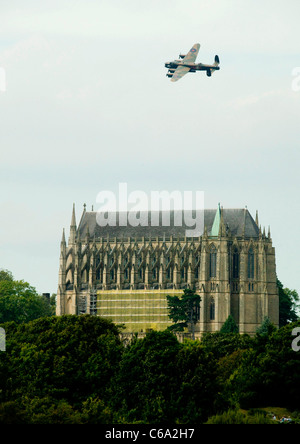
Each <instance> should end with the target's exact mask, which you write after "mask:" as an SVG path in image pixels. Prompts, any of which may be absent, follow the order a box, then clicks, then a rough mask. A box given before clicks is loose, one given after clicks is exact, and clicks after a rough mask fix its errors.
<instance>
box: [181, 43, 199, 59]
mask: <svg viewBox="0 0 300 444" xmlns="http://www.w3.org/2000/svg"><path fill="white" fill-rule="evenodd" d="M199 49H200V44H199V43H195V44H194V46H193V47H192V48H191V49H190V50H189V52H188V53H187V55H186V56H185V57H184V58H183V60H182V63H195V60H196V58H197V55H198V52H199Z"/></svg>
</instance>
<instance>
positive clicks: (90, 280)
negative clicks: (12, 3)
mask: <svg viewBox="0 0 300 444" xmlns="http://www.w3.org/2000/svg"><path fill="white" fill-rule="evenodd" d="M96 215H97V213H96V212H94V211H91V212H88V211H86V207H85V206H84V210H83V213H82V216H81V219H80V222H79V225H78V227H77V225H76V218H75V208H74V206H73V213H72V219H71V226H70V235H69V238H68V243H67V242H66V239H65V233H64V231H63V236H62V240H61V246H60V266H59V284H58V292H57V315H62V314H81V313H90V314H93V315H96V316H101V317H105V318H107V319H111V320H112V321H113V322H115V323H116V324H124V326H125V331H127V332H131V333H133V332H138V333H141V332H142V333H143V332H146V331H147V330H148V329H156V330H163V329H165V328H166V327H167V326H168V325H171V324H172V322H171V320H170V319H169V317H168V310H167V302H166V296H167V295H181V294H182V293H183V290H184V289H185V288H191V289H195V290H196V292H197V293H198V294H199V295H200V297H201V303H200V313H199V320H198V323H197V325H196V337H200V336H201V334H202V333H203V332H207V331H210V332H214V331H218V330H220V328H221V327H222V325H223V323H224V322H225V321H226V319H227V318H228V316H229V315H230V314H231V315H232V316H233V318H234V319H235V322H236V323H237V325H238V327H239V332H240V333H249V334H254V333H255V332H256V329H257V328H258V327H259V326H260V325H261V324H262V322H263V320H264V318H265V317H266V316H267V317H269V319H270V320H271V322H273V323H274V324H275V325H276V326H278V322H279V300H278V291H277V286H276V266H275V249H274V247H273V245H272V239H271V235H270V230H269V232H268V234H266V233H265V230H263V231H262V230H261V228H260V227H259V223H258V216H257V213H256V220H254V219H253V218H252V216H251V214H250V213H249V211H248V210H247V209H246V208H245V209H223V208H220V206H218V208H217V210H209V209H207V210H204V232H203V234H202V235H201V236H199V237H192V238H187V237H186V236H185V228H186V227H185V226H184V224H183V226H180V227H178V226H175V224H174V217H173V218H172V217H171V223H170V226H168V227H166V226H162V225H160V226H155V227H151V226H137V227H131V226H125V227H124V226H119V225H118V223H117V224H116V226H108V225H107V226H105V227H100V226H99V225H98V224H97V221H96Z"/></svg>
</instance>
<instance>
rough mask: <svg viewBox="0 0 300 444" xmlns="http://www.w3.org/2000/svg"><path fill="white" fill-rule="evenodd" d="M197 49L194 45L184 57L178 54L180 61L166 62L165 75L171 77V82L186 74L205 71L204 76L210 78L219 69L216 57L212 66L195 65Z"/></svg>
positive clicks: (218, 61) (196, 44) (197, 44)
mask: <svg viewBox="0 0 300 444" xmlns="http://www.w3.org/2000/svg"><path fill="white" fill-rule="evenodd" d="M199 48H200V45H199V43H195V45H194V46H193V47H192V49H190V51H189V52H188V53H187V54H186V55H183V54H179V57H180V59H181V60H174V61H173V62H168V63H166V64H165V67H166V68H169V70H168V72H167V74H166V75H167V77H171V82H176V81H177V80H179V79H181V77H183V76H184V75H185V74H186V73H188V72H196V71H206V74H207V75H208V77H210V76H211V75H212V73H213V72H214V71H216V70H218V69H220V68H219V63H220V60H219V57H218V56H217V55H216V56H215V63H214V64H213V65H204V64H203V63H195V60H196V58H197V55H198V52H199Z"/></svg>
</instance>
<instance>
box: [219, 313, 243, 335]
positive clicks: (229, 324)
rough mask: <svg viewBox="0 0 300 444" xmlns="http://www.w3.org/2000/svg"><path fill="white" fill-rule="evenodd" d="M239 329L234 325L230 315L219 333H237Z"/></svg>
mask: <svg viewBox="0 0 300 444" xmlns="http://www.w3.org/2000/svg"><path fill="white" fill-rule="evenodd" d="M238 332H239V328H238V326H237V325H236V322H235V320H234V319H233V317H232V315H229V316H228V318H227V319H226V321H225V322H224V324H223V325H222V327H221V328H220V333H238Z"/></svg>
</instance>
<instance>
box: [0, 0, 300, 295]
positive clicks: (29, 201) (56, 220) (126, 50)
mask: <svg viewBox="0 0 300 444" xmlns="http://www.w3.org/2000/svg"><path fill="white" fill-rule="evenodd" d="M299 17H300V2H299V0H287V1H286V2H283V1H282V0H259V1H258V0H253V1H251V2H246V1H245V0H244V1H241V0H209V1H208V0H205V1H204V0H160V1H158V0H151V1H150V2H149V1H145V0H122V1H121V0H98V1H96V0H95V1H92V0H90V1H87V0H86V1H75V0H69V1H67V0H59V1H57V0H51V1H50V0H49V1H48V0H44V1H43V2H41V1H38V0H27V1H26V2H25V1H24V0H0V68H1V72H3V71H4V72H5V76H6V90H5V91H0V116H1V131H0V149H1V163H0V179H1V187H0V205H1V221H0V268H6V269H9V270H10V271H11V272H12V273H13V275H14V277H15V278H16V279H24V280H25V281H28V282H29V283H30V284H31V285H33V286H34V287H36V288H37V290H38V291H39V292H41V293H42V292H50V293H52V292H56V291H57V282H58V266H59V246H60V240H61V235H62V229H63V228H65V229H66V235H67V236H68V234H69V225H70V221H71V212H72V205H73V202H74V203H75V205H76V217H77V222H78V221H79V220H80V216H81V213H82V210H83V204H84V203H86V205H87V210H90V209H91V207H92V205H94V209H97V205H98V204H97V202H96V198H97V194H98V193H99V192H100V191H102V190H111V191H113V192H117V191H118V185H119V183H120V182H125V183H127V184H128V191H129V192H130V191H134V190H142V191H145V192H146V193H150V191H151V190H168V191H170V192H171V191H173V190H180V191H184V190H191V191H197V190H199V191H204V196H205V207H206V208H216V207H217V205H218V203H219V202H220V204H221V205H222V206H223V207H224V208H244V207H245V206H247V208H248V209H249V211H250V213H251V214H252V215H253V217H255V212H256V210H258V214H259V221H260V223H261V225H262V227H264V226H265V227H266V230H268V226H269V225H270V228H271V235H272V239H273V244H274V246H275V248H276V258H277V259H276V260H277V274H278V278H279V279H280V280H281V281H282V283H283V285H284V286H286V287H289V288H295V289H296V290H297V291H298V292H300V284H299V270H300V255H299V248H300V245H299V233H298V225H299V218H300V211H299V160H300V156H299V135H300V124H299V122H300V119H299V116H300V77H299V82H297V76H295V74H294V76H293V75H292V73H293V72H294V73H295V68H297V67H300V35H299V34H300V32H299ZM194 43H200V44H201V48H200V51H199V55H198V59H197V61H199V62H202V63H212V62H213V61H214V56H215V54H218V55H219V57H220V62H221V64H220V67H221V69H220V71H218V72H215V73H214V74H213V76H212V77H211V78H208V77H207V76H206V75H205V74H204V73H199V72H198V73H195V74H188V75H186V76H185V77H184V78H182V79H181V80H180V81H179V82H176V83H172V82H170V80H169V79H168V78H167V77H166V75H165V74H166V69H165V67H164V63H165V62H166V61H170V60H173V59H175V58H178V55H179V53H180V52H181V53H185V52H187V51H188V50H189V49H190V48H191V47H192V45H193V44H194ZM293 70H294V71H293ZM296 71H297V70H296ZM299 76H300V68H299ZM2 80H3V79H2ZM295 85H296V88H295ZM298 85H299V91H298V88H297V86H298ZM0 86H1V85H0ZM0 89H1V88H0Z"/></svg>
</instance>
